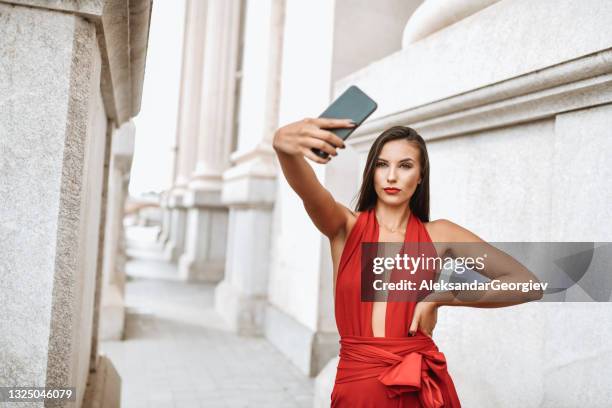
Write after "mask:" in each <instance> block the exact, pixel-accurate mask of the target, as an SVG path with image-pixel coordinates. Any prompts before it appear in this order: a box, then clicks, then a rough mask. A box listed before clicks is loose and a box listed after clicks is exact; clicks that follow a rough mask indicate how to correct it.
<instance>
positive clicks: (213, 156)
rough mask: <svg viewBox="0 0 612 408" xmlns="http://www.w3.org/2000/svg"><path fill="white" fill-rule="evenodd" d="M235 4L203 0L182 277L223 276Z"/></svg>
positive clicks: (236, 48)
mask: <svg viewBox="0 0 612 408" xmlns="http://www.w3.org/2000/svg"><path fill="white" fill-rule="evenodd" d="M240 6H241V1H240V0H209V2H208V16H207V20H206V38H205V42H204V44H205V45H204V52H205V55H204V72H203V79H202V88H201V89H202V95H201V98H202V100H201V110H200V122H199V139H198V150H197V152H198V156H197V164H196V170H195V172H194V173H193V176H192V180H191V181H190V183H189V190H188V191H187V192H186V193H185V200H184V205H185V206H186V207H189V216H188V217H189V219H188V222H187V224H188V231H187V237H186V239H187V242H186V248H185V254H184V255H183V256H182V257H181V260H180V262H179V274H180V275H181V277H182V278H184V279H188V280H203V281H210V282H218V281H219V280H220V279H221V278H222V277H223V269H224V262H225V245H226V230H227V207H226V206H225V205H223V204H222V203H221V188H222V174H223V171H224V170H225V169H226V168H227V167H228V164H229V153H230V149H231V144H232V139H233V135H234V112H235V106H234V101H235V95H234V93H235V88H236V86H235V85H236V74H237V73H236V67H237V63H238V58H239V37H240V13H241V10H240V8H241V7H240Z"/></svg>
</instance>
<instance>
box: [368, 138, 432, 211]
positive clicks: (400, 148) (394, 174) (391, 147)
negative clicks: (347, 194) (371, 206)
mask: <svg viewBox="0 0 612 408" xmlns="http://www.w3.org/2000/svg"><path fill="white" fill-rule="evenodd" d="M419 160H420V157H419V149H418V148H417V147H416V146H415V145H413V144H412V143H410V142H408V141H406V140H403V139H398V140H391V141H389V142H387V143H385V144H384V146H383V148H382V149H381V151H380V155H379V156H378V157H377V158H376V159H375V162H374V166H375V170H374V189H375V190H376V195H377V196H378V199H379V200H382V201H383V202H384V203H385V204H389V205H405V204H406V203H408V202H409V201H410V198H411V197H412V194H414V191H415V190H416V188H417V187H418V182H419V181H420V180H421V166H420V164H419V163H420V162H419Z"/></svg>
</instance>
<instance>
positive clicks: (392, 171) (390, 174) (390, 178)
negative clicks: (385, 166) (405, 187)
mask: <svg viewBox="0 0 612 408" xmlns="http://www.w3.org/2000/svg"><path fill="white" fill-rule="evenodd" d="M387 181H395V168H393V167H390V168H389V171H388V172H387Z"/></svg>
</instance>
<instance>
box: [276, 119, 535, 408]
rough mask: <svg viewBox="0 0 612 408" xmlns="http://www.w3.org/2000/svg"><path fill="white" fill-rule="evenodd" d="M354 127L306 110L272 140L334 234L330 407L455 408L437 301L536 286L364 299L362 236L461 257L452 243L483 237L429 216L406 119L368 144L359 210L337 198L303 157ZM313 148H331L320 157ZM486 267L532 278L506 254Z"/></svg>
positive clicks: (504, 299) (502, 300)
mask: <svg viewBox="0 0 612 408" xmlns="http://www.w3.org/2000/svg"><path fill="white" fill-rule="evenodd" d="M351 126H354V124H353V123H352V122H351V121H350V120H346V119H326V118H317V119H314V118H306V119H303V120H301V121H298V122H295V123H291V124H289V125H286V126H284V127H281V128H279V129H278V130H277V131H276V132H275V135H274V141H273V147H274V149H275V151H276V154H277V156H278V159H279V162H280V164H281V167H282V171H283V173H284V175H285V177H286V179H287V181H288V182H289V185H290V186H291V187H292V188H293V190H294V191H295V192H296V193H297V194H298V195H299V196H300V198H301V199H302V201H303V203H304V207H305V209H306V212H307V213H308V215H309V216H310V218H311V220H312V222H313V223H314V225H315V226H316V227H317V228H318V229H319V230H320V231H321V233H323V234H325V236H327V237H328V238H329V241H330V246H331V256H332V259H333V267H334V274H333V276H334V282H333V285H334V296H335V316H336V324H337V326H338V332H339V334H340V337H341V340H340V345H341V348H340V361H339V363H338V370H337V375H336V381H335V385H334V389H333V392H332V395H331V406H332V407H347V408H348V407H350V408H360V407H363V408H365V407H372V408H374V407H376V408H381V407H383V408H384V407H404V408H407V407H411V408H412V407H424V408H433V407H445V408H449V407H450V408H457V407H460V402H459V398H458V396H457V393H456V391H455V387H454V384H453V381H452V379H451V377H450V375H449V374H448V371H447V367H446V360H445V358H444V354H442V353H441V352H440V351H439V350H438V348H437V346H436V344H435V343H434V341H433V338H432V335H433V332H434V327H435V325H436V321H437V311H438V308H439V307H440V306H474V307H502V306H509V305H514V304H518V303H523V302H527V301H530V300H534V299H539V298H541V297H542V292H541V291H537V290H536V291H529V292H523V291H520V290H516V291H504V293H502V292H501V291H493V290H486V291H482V293H478V296H476V297H475V298H470V299H471V300H461V298H462V297H461V296H460V295H458V294H457V292H451V291H447V292H444V291H443V292H436V293H432V294H431V296H427V297H426V298H425V299H423V300H421V301H412V302H411V301H407V302H401V303H398V302H389V303H387V302H383V301H375V302H362V301H361V298H360V289H361V287H360V275H359V274H360V251H361V247H360V245H361V243H362V242H430V243H436V251H437V253H438V254H446V253H452V254H453V256H466V255H472V254H473V253H471V252H470V250H469V249H466V248H467V246H465V245H463V246H461V245H454V244H453V243H484V241H483V240H481V239H480V238H479V237H478V236H476V235H475V234H473V233H472V232H470V231H468V230H467V229H465V228H462V227H461V226H459V225H457V224H454V223H452V222H451V221H448V220H445V219H440V220H436V221H430V220H429V158H428V155H427V148H426V146H425V142H424V140H423V139H422V138H421V136H419V134H418V133H417V132H416V131H414V130H413V129H411V128H409V127H404V126H395V127H392V128H389V129H387V130H385V131H384V132H383V133H382V134H381V135H380V136H378V138H377V139H376V140H375V141H374V143H373V144H372V147H371V148H370V152H369V154H368V157H367V161H366V164H365V169H364V172H363V181H362V185H361V189H360V192H359V199H358V203H357V206H356V211H352V210H350V209H349V208H347V207H345V206H344V205H342V204H340V203H338V202H337V201H335V199H334V197H333V196H332V195H331V194H330V192H329V191H328V190H326V189H325V188H324V187H323V186H322V185H321V184H320V183H319V181H318V179H317V177H316V176H315V173H314V171H313V169H312V168H311V166H310V165H309V164H308V163H307V161H306V160H305V158H308V159H310V160H312V161H314V162H316V163H322V164H325V163H328V162H329V161H330V160H332V157H334V156H336V155H337V154H338V153H337V149H338V148H341V149H342V148H344V147H345V144H344V142H343V140H342V139H340V138H339V137H337V136H336V135H335V134H333V133H332V132H330V131H329V130H328V129H334V128H342V127H351ZM311 148H318V149H320V150H323V151H325V152H327V153H329V155H330V156H329V157H328V158H327V159H322V158H320V157H318V156H317V155H315V154H314V153H313V152H312V151H311ZM498 260H499V259H498ZM504 261H507V259H504ZM491 265H493V267H491ZM495 266H497V267H495ZM483 274H485V275H486V276H487V277H488V278H490V279H497V280H499V281H500V282H528V281H529V280H530V279H531V280H532V281H533V280H535V281H536V282H537V279H536V278H535V276H534V275H533V274H531V272H529V271H528V270H527V269H525V268H524V267H522V266H521V265H520V264H518V263H512V262H499V263H497V264H495V263H490V264H488V265H487V267H486V271H483ZM474 299H476V300H474Z"/></svg>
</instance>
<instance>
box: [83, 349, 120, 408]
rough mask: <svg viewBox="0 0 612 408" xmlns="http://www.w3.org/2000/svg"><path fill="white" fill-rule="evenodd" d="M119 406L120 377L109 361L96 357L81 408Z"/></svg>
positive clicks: (102, 356)
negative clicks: (96, 361) (94, 366)
mask: <svg viewBox="0 0 612 408" xmlns="http://www.w3.org/2000/svg"><path fill="white" fill-rule="evenodd" d="M120 406H121V377H120V376H119V373H118V372H117V370H116V369H115V367H114V366H113V363H112V362H111V361H110V359H109V358H108V357H106V356H104V355H101V356H98V363H97V364H96V368H95V370H94V371H92V372H90V373H89V378H88V379H87V389H86V391H85V397H84V398H83V408H117V407H120Z"/></svg>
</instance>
